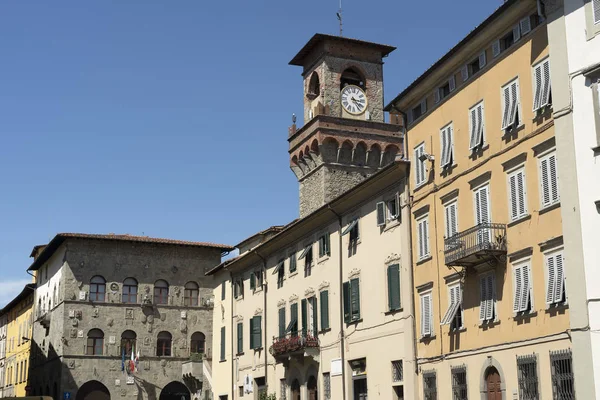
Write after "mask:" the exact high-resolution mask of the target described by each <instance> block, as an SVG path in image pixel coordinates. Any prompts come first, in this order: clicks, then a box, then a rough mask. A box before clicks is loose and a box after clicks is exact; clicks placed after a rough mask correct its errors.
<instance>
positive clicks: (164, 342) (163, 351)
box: [156, 331, 172, 357]
mask: <svg viewBox="0 0 600 400" xmlns="http://www.w3.org/2000/svg"><path fill="white" fill-rule="evenodd" d="M171 339H172V336H171V334H170V333H169V332H166V331H163V332H159V333H158V336H157V338H156V355H157V356H158V357H170V356H171Z"/></svg>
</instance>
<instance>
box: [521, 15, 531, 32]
mask: <svg viewBox="0 0 600 400" xmlns="http://www.w3.org/2000/svg"><path fill="white" fill-rule="evenodd" d="M519 26H520V28H521V35H527V34H528V33H529V32H531V16H527V17H525V18H523V19H522V20H521V21H519Z"/></svg>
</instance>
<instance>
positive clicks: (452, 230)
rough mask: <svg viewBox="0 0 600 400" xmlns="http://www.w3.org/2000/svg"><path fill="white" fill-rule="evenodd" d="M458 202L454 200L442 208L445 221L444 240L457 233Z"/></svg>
mask: <svg viewBox="0 0 600 400" xmlns="http://www.w3.org/2000/svg"><path fill="white" fill-rule="evenodd" d="M457 214H458V201H457V200H455V201H453V202H451V203H448V204H446V205H445V206H444V215H445V220H446V238H451V237H452V236H454V235H456V234H457V233H458V221H457Z"/></svg>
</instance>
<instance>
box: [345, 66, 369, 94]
mask: <svg viewBox="0 0 600 400" xmlns="http://www.w3.org/2000/svg"><path fill="white" fill-rule="evenodd" d="M347 85H355V86H358V87H359V88H361V89H362V90H365V80H364V78H363V77H362V75H361V74H360V73H359V72H358V71H357V70H356V69H355V68H348V69H346V70H345V71H344V72H343V73H342V77H341V79H340V89H343V88H344V86H347Z"/></svg>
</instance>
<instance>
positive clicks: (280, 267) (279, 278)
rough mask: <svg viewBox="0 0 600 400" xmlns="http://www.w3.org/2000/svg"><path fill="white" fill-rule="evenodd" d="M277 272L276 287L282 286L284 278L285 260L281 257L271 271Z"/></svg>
mask: <svg viewBox="0 0 600 400" xmlns="http://www.w3.org/2000/svg"><path fill="white" fill-rule="evenodd" d="M275 274H277V288H281V287H282V286H283V280H284V278H285V260H284V259H283V258H282V259H281V260H279V262H278V263H277V265H276V266H275V270H274V271H273V275H275Z"/></svg>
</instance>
